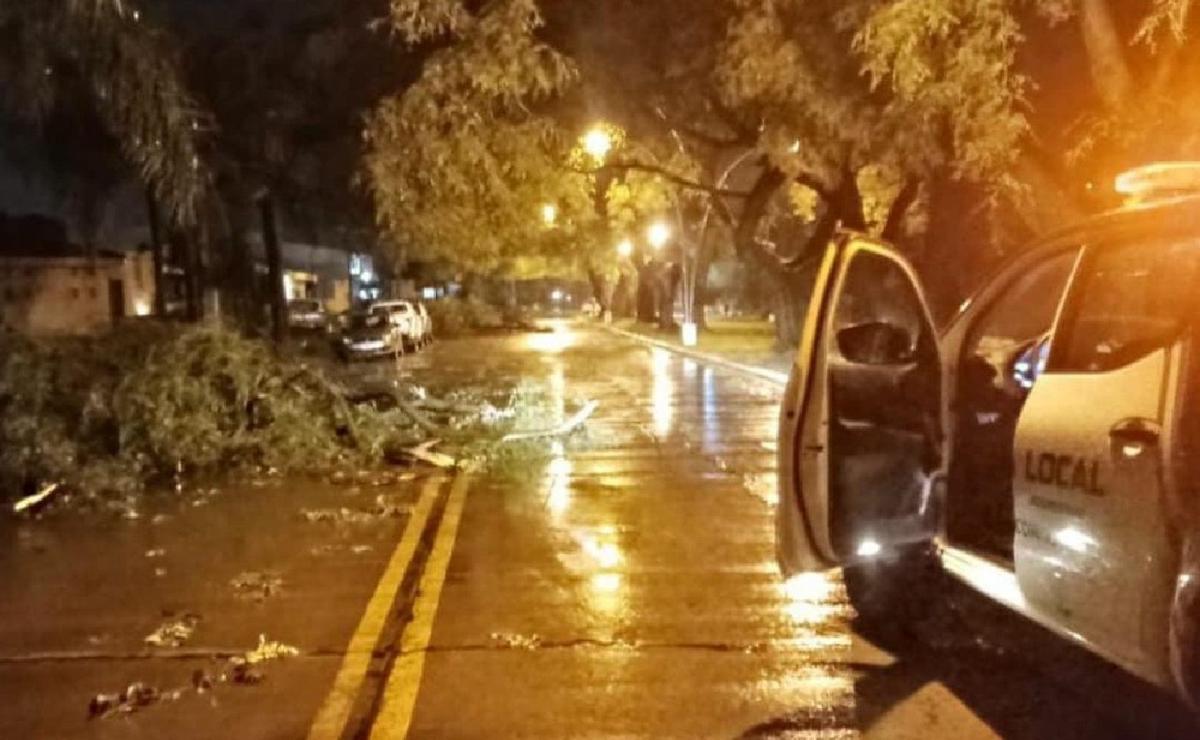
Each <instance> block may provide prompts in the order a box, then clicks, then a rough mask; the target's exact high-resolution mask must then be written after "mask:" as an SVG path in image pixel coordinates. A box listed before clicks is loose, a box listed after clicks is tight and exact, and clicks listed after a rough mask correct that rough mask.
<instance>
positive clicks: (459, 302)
mask: <svg viewBox="0 0 1200 740" xmlns="http://www.w3.org/2000/svg"><path fill="white" fill-rule="evenodd" d="M427 308H428V309H429V314H430V316H432V317H433V332H434V334H435V335H436V336H439V337H445V338H452V337H459V336H463V335H464V334H468V333H471V332H477V331H489V330H495V329H499V328H500V327H502V326H504V320H503V317H502V316H501V315H500V311H499V310H497V309H496V307H495V306H493V305H491V304H490V303H484V302H483V301H480V300H478V299H475V298H467V299H462V298H443V299H442V300H438V301H433V302H431V303H429V304H428V305H427Z"/></svg>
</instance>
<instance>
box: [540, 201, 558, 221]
mask: <svg viewBox="0 0 1200 740" xmlns="http://www.w3.org/2000/svg"><path fill="white" fill-rule="evenodd" d="M542 220H543V221H545V222H546V225H547V226H553V225H554V222H555V221H557V220H558V208H557V207H556V206H555V205H554V204H553V203H547V204H546V205H544V206H542Z"/></svg>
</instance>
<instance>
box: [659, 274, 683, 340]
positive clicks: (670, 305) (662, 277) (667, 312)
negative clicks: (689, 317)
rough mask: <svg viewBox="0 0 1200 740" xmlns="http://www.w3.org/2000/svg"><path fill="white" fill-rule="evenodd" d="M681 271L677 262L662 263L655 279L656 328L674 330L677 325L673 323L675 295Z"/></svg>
mask: <svg viewBox="0 0 1200 740" xmlns="http://www.w3.org/2000/svg"><path fill="white" fill-rule="evenodd" d="M682 276H683V271H682V269H680V267H679V265H678V264H677V263H672V264H669V265H663V268H662V270H660V271H659V277H658V280H657V283H658V285H657V290H656V291H655V294H656V296H657V299H658V300H657V304H658V328H659V329H661V330H663V331H675V330H676V329H678V328H679V325H678V324H676V323H675V296H676V295H677V294H678V293H679V283H680V279H681V278H682Z"/></svg>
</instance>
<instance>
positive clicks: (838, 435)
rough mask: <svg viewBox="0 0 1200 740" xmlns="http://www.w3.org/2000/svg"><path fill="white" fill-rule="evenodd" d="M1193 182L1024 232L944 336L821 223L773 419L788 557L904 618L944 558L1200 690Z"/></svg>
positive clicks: (1067, 631)
mask: <svg viewBox="0 0 1200 740" xmlns="http://www.w3.org/2000/svg"><path fill="white" fill-rule="evenodd" d="M1193 175H1194V178H1193V180H1192V181H1191V182H1192V184H1193V185H1196V186H1200V171H1194V172H1193ZM1184 179H1185V178H1184V176H1183V173H1182V172H1181V171H1180V168H1177V167H1157V168H1149V169H1146V170H1143V171H1140V172H1136V173H1130V174H1129V175H1127V176H1125V177H1124V178H1123V179H1122V180H1121V181H1120V183H1121V185H1122V188H1123V190H1124V191H1125V192H1126V193H1128V194H1130V195H1135V196H1139V198H1140V200H1139V201H1138V202H1136V203H1133V204H1131V205H1129V206H1127V207H1125V208H1122V209H1120V210H1117V211H1115V212H1112V213H1108V214H1106V215H1102V216H1100V217H1097V218H1094V219H1091V220H1088V221H1085V222H1084V223H1081V224H1077V225H1075V226H1071V227H1069V228H1065V229H1063V230H1062V231H1060V232H1058V233H1056V234H1054V235H1053V236H1050V237H1049V238H1047V239H1045V240H1043V241H1042V242H1040V243H1038V244H1036V245H1034V246H1033V247H1032V248H1030V249H1027V250H1024V251H1022V252H1021V253H1020V255H1019V256H1018V257H1017V258H1016V259H1015V260H1013V261H1012V262H1011V263H1009V264H1008V265H1007V266H1005V267H1004V268H1003V269H1001V270H1000V271H999V272H997V273H996V274H995V276H994V277H993V278H992V279H991V280H990V281H988V282H987V283H986V284H985V285H984V286H983V288H982V289H981V290H980V291H978V293H977V294H976V295H975V296H974V297H973V298H972V299H971V300H970V301H968V302H967V303H966V304H965V305H964V306H963V308H962V309H961V310H960V312H959V313H958V315H957V316H956V317H954V319H953V320H952V321H951V322H950V323H949V325H948V326H947V327H946V329H945V330H944V331H942V332H941V333H940V335H939V333H938V332H937V331H936V330H935V329H934V324H933V322H932V320H931V319H930V314H929V311H928V310H927V308H926V304H925V300H924V297H923V291H922V287H921V284H920V281H919V280H918V279H917V276H916V274H915V273H914V271H913V269H912V267H911V266H910V265H909V263H908V262H907V261H906V260H905V258H904V257H902V256H901V255H900V254H898V253H897V252H896V251H894V250H893V249H891V248H890V247H888V246H887V245H884V244H881V243H879V242H877V241H874V240H873V239H870V238H868V237H865V236H860V235H856V234H844V235H842V236H841V237H840V238H838V239H837V240H835V242H834V243H832V244H831V245H830V246H829V247H828V248H827V249H826V251H825V253H824V256H823V260H822V262H821V265H820V269H819V271H818V274H817V277H816V282H815V289H814V294H813V299H812V301H811V304H810V308H809V311H808V314H807V318H806V320H805V324H804V327H805V328H804V332H803V339H802V341H801V343H800V346H799V349H798V351H797V353H796V356H795V362H794V365H793V368H792V372H791V378H790V381H789V384H788V387H787V391H786V395H785V397H784V401H783V407H782V413H781V417H780V443H779V446H778V450H779V475H780V505H779V507H778V510H777V518H776V525H777V526H776V529H777V552H778V556H779V561H780V565H781V567H782V569H783V571H784V573H785V574H786V575H794V574H799V573H803V572H806V571H816V570H824V569H828V568H831V567H834V566H844V568H845V580H846V587H847V591H848V593H849V597H850V599H851V601H852V602H853V604H854V607H855V609H856V611H858V613H859V614H860V617H861V618H862V619H864V620H865V621H866V623H867V624H871V623H875V624H884V623H891V624H896V623H898V622H902V621H904V620H911V619H914V618H916V617H918V616H920V615H921V613H922V612H923V611H924V610H926V609H927V608H928V607H929V605H930V603H932V602H933V601H935V600H937V599H938V598H940V596H939V594H937V593H935V592H933V591H931V589H930V588H929V584H930V583H931V582H932V580H933V579H935V578H937V577H940V574H941V573H943V572H948V573H950V574H951V575H953V576H955V577H957V578H958V579H961V580H962V581H963V582H965V583H966V584H968V585H969V586H970V587H972V588H974V589H975V590H977V591H979V592H980V593H982V594H984V595H986V596H987V597H988V598H990V599H993V600H995V601H996V602H999V603H1002V604H1004V605H1006V606H1008V607H1011V608H1012V609H1013V610H1015V611H1017V612H1019V613H1020V614H1023V615H1025V616H1026V617H1028V618H1030V619H1032V620H1034V621H1035V622H1038V623H1040V624H1041V625H1043V626H1045V627H1047V628H1049V629H1050V630H1052V631H1053V632H1055V633H1057V634H1058V635H1061V636H1062V637H1064V638H1065V639H1068V640H1070V641H1072V642H1075V643H1078V644H1081V645H1083V646H1086V647H1087V648H1088V649H1090V650H1092V651H1093V652H1095V653H1096V654H1098V655H1100V656H1102V657H1104V658H1106V659H1108V660H1110V661H1112V662H1114V663H1116V664H1117V665H1120V666H1122V667H1123V668H1125V669H1127V670H1128V671H1130V672H1131V673H1133V674H1135V675H1137V676H1139V677H1141V678H1143V679H1146V680H1147V681H1150V682H1152V683H1154V684H1156V685H1158V686H1161V687H1164V688H1166V689H1168V690H1170V691H1172V692H1174V693H1175V694H1176V695H1178V696H1180V697H1182V698H1183V699H1185V700H1187V701H1188V702H1189V703H1191V704H1192V705H1193V706H1196V705H1197V704H1198V703H1200V499H1197V496H1196V493H1197V490H1196V486H1197V483H1198V482H1200V408H1198V406H1197V404H1200V352H1198V350H1200V322H1198V321H1197V317H1198V316H1200V305H1198V301H1200V290H1197V286H1198V285H1200V187H1191V188H1190V192H1192V193H1197V194H1185V193H1184V189H1183V188H1182V187H1181V185H1180V183H1181V181H1183V180H1184ZM1160 187H1161V188H1162V192H1164V193H1165V194H1166V197H1164V198H1162V199H1159V198H1158V193H1159V192H1160V191H1159V188H1160Z"/></svg>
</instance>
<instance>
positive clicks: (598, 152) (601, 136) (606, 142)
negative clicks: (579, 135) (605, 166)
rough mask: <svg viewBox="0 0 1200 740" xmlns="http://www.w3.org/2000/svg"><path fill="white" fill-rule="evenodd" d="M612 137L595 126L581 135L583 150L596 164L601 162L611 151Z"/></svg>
mask: <svg viewBox="0 0 1200 740" xmlns="http://www.w3.org/2000/svg"><path fill="white" fill-rule="evenodd" d="M612 146H613V140H612V136H611V135H610V134H609V133H608V132H607V131H605V130H604V129H602V128H600V127H599V126H597V127H596V128H593V129H592V130H590V131H588V132H587V133H586V134H584V135H583V150H584V151H585V152H587V153H588V154H589V155H591V157H592V158H593V159H595V160H596V161H597V162H603V161H604V159H605V157H607V156H608V153H609V152H610V151H612Z"/></svg>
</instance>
